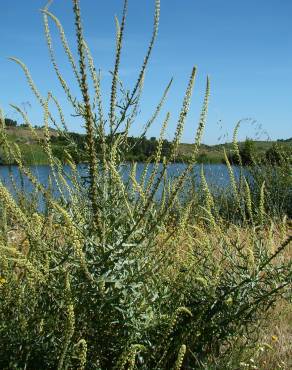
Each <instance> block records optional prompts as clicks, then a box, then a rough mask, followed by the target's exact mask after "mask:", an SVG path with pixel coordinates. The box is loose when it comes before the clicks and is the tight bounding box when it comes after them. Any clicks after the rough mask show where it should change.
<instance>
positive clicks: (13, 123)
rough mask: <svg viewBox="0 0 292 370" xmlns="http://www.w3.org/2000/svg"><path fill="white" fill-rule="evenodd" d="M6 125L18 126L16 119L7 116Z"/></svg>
mask: <svg viewBox="0 0 292 370" xmlns="http://www.w3.org/2000/svg"><path fill="white" fill-rule="evenodd" d="M4 121H5V126H6V127H16V126H17V122H16V121H14V120H13V119H10V118H5V120H4Z"/></svg>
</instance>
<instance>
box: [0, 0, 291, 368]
mask: <svg viewBox="0 0 292 370" xmlns="http://www.w3.org/2000/svg"><path fill="white" fill-rule="evenodd" d="M73 6H74V15H75V23H76V40H77V48H78V57H79V60H78V67H77V64H76V62H75V61H74V58H73V54H72V53H71V51H70V49H69V46H68V44H67V41H66V37H65V34H64V31H63V29H62V26H61V24H60V23H59V21H58V20H57V18H56V17H55V16H54V15H53V14H51V13H50V12H49V11H48V9H47V8H46V9H44V10H43V17H44V24H45V32H46V37H47V41H48V46H49V51H50V56H51V61H52V65H53V67H54V68H55V71H56V73H57V76H58V78H59V80H60V83H61V85H62V87H63V89H64V91H65V93H66V95H67V98H68V100H69V101H70V102H71V104H72V107H73V110H74V114H77V115H79V116H81V117H82V119H83V122H84V126H85V128H86V160H87V162H88V174H87V176H86V179H85V180H86V183H84V179H83V178H82V177H81V174H80V173H79V172H78V170H77V168H76V164H75V163H74V160H72V157H71V156H70V153H67V154H66V155H67V160H66V163H67V164H68V165H69V167H70V173H69V174H68V171H65V169H64V167H63V166H62V164H61V163H60V161H59V160H58V159H57V158H56V157H55V156H54V152H53V150H52V145H51V142H50V135H49V129H48V127H49V124H54V125H56V126H57V127H58V129H59V131H60V132H62V134H63V135H64V137H66V138H68V132H67V130H66V123H65V121H64V119H63V115H62V111H61V108H60V106H59V104H58V101H57V99H56V98H55V97H54V96H53V95H52V93H48V95H47V97H42V96H41V95H40V93H39V92H38V89H37V88H36V86H35V84H34V83H33V80H32V78H31V75H30V73H29V71H28V69H27V68H26V67H25V65H24V64H23V63H22V62H20V61H19V60H17V59H15V58H13V60H14V61H16V62H17V63H18V64H19V65H20V66H21V67H22V69H23V70H24V72H25V74H26V77H27V79H28V82H29V85H30V87H31V88H32V91H33V92H34V93H35V95H36V97H37V99H38V101H39V103H40V104H41V106H42V108H43V111H44V129H43V130H44V134H45V135H44V136H45V140H44V141H41V145H42V146H43V150H44V152H45V153H46V156H47V158H48V161H49V163H50V168H51V172H50V183H51V186H49V187H48V188H45V187H44V186H43V185H42V184H41V183H40V182H39V181H38V179H37V178H36V177H35V176H34V175H33V173H32V172H31V170H30V169H29V168H28V167H27V166H26V165H25V164H24V163H23V160H22V155H21V151H20V150H19V147H18V146H17V145H14V146H13V147H12V146H11V145H10V144H9V142H8V140H7V135H6V131H5V124H4V120H3V119H2V120H1V122H2V129H1V140H2V143H3V148H4V149H3V150H4V151H5V152H6V154H7V156H8V157H10V158H12V159H13V160H14V161H15V162H16V163H17V164H18V166H19V170H20V171H21V172H22V174H23V176H25V177H26V178H27V179H29V180H30V182H31V183H32V185H33V186H34V188H35V192H36V194H38V195H39V196H41V197H42V198H43V199H44V202H45V207H44V211H43V212H38V211H37V209H36V207H35V206H34V207H33V206H31V205H30V204H32V203H29V199H28V201H27V202H26V201H20V200H19V198H17V197H16V198H13V196H12V194H10V193H9V191H8V189H7V188H5V186H4V185H3V184H2V183H0V200H1V210H2V224H3V226H2V227H1V235H0V237H1V240H0V257H1V258H0V271H1V276H0V307H1V310H0V336H1V347H0V366H1V368H2V369H69V368H70V369H75V368H76V369H102V370H104V369H145V370H146V369H182V368H185V369H187V368H190V369H194V368H218V369H219V368H220V369H222V368H224V366H225V365H222V364H227V362H228V361H229V360H228V358H229V352H230V350H231V349H232V348H233V347H234V346H235V345H236V343H237V341H239V340H240V339H242V338H246V340H247V341H249V340H254V337H253V336H252V335H251V331H252V330H253V329H254V328H255V326H256V324H257V322H258V320H259V319H260V318H261V317H262V316H263V313H264V312H265V310H268V309H269V308H270V307H271V306H272V305H273V304H274V302H275V301H276V300H277V298H279V297H282V296H284V295H285V294H287V293H288V288H289V286H290V284H291V261H290V260H285V259H283V258H282V256H283V252H284V251H285V250H286V249H287V246H288V244H289V242H290V240H291V238H290V239H287V240H284V235H285V224H284V223H283V224H282V229H283V231H282V236H281V237H280V238H279V246H278V248H276V247H277V246H276V245H275V243H276V241H275V239H274V237H273V233H272V226H271V227H270V228H269V229H268V236H267V237H264V236H265V233H266V229H265V228H264V223H263V222H262V221H263V220H262V218H263V212H264V204H263V199H264V198H263V191H262V192H261V193H260V203H259V205H258V206H257V205H256V204H252V203H251V202H250V195H248V194H249V188H248V184H247V185H246V199H245V203H243V200H242V199H241V198H239V195H238V188H237V184H236V182H235V180H234V174H233V172H232V170H230V178H231V181H230V183H231V189H233V192H234V199H235V202H236V203H235V204H236V206H237V208H238V213H240V214H241V215H242V217H243V220H245V219H246V214H249V215H250V217H255V215H257V217H258V222H257V223H256V225H257V228H256V227H249V223H246V224H245V226H246V228H247V229H246V230H247V231H246V235H244V236H243V237H242V236H241V235H240V232H241V229H239V228H238V227H236V226H232V225H230V223H227V222H226V221H224V219H223V218H222V217H220V215H219V214H218V212H217V207H216V204H215V202H214V198H213V197H212V194H211V192H210V190H209V188H208V184H207V182H206V181H205V179H204V172H203V171H202V174H201V177H202V183H201V194H200V197H201V198H200V203H199V204H198V203H196V202H197V201H198V199H199V197H198V196H197V195H196V194H195V193H193V191H194V189H195V188H193V189H192V188H190V189H189V195H193V196H189V197H185V196H184V197H182V195H185V184H187V183H188V182H189V181H190V180H191V178H192V174H193V165H194V163H195V162H196V155H197V153H198V148H199V143H200V139H201V136H202V131H203V128H204V125H205V120H206V114H207V106H208V97H209V81H207V87H206V93H205V98H204V103H203V108H202V113H201V117H200V121H199V126H198V130H197V133H196V136H195V146H194V151H193V153H192V157H191V159H192V160H191V161H190V163H189V164H187V165H186V167H185V169H184V170H183V172H182V173H181V174H180V175H178V176H177V177H176V178H173V179H172V180H171V181H169V178H168V164H169V163H170V162H172V161H175V160H176V158H177V155H178V145H179V142H180V138H181V135H182V131H183V127H184V122H185V119H186V116H187V114H188V110H189V104H190V99H191V93H192V88H193V83H194V78H195V74H196V70H195V68H194V69H193V70H192V73H191V76H190V80H189V83H188V86H187V89H186V93H185V96H184V98H183V104H182V108H181V112H180V115H179V119H178V123H177V127H176V131H175V135H174V139H173V141H172V143H171V146H170V148H169V156H168V160H166V159H165V157H163V144H164V133H165V129H166V127H167V124H168V121H169V114H167V115H166V117H165V120H164V122H163V125H162V130H161V134H160V137H159V139H158V143H157V147H156V151H155V158H154V162H153V166H152V167H151V170H150V167H149V168H148V165H146V166H145V170H144V172H143V174H142V176H141V178H140V179H139V180H137V176H136V163H133V164H132V165H131V169H130V176H129V177H128V180H127V181H124V178H123V172H122V169H123V166H122V165H123V163H124V159H125V156H126V154H127V152H129V151H130V149H131V148H130V147H129V145H128V141H127V138H128V133H129V129H130V127H131V124H132V123H133V122H134V120H135V118H136V114H137V110H138V105H139V99H140V96H141V92H142V85H143V80H144V75H145V70H146V67H147V64H148V61H149V57H150V54H151V51H152V47H153V44H154V41H155V38H156V35H157V29H158V19H159V9H160V4H159V1H158V0H156V8H155V16H154V28H153V34H152V38H151V41H150V45H149V47H148V49H147V52H146V57H145V59H144V61H143V64H142V67H141V71H140V73H139V76H138V79H137V82H136V84H135V86H134V88H133V90H131V91H130V92H129V93H128V92H127V93H126V94H123V90H122V91H121V93H122V95H121V96H118V92H119V90H118V86H119V84H120V80H119V66H120V58H121V50H122V41H123V34H124V28H125V19H126V13H127V1H125V3H124V10H123V16H122V21H121V24H119V22H118V20H116V25H117V43H116V58H115V64H114V70H113V73H112V86H111V94H110V104H109V115H108V117H105V114H104V110H103V100H102V99H101V91H100V77H99V76H98V75H97V74H96V72H95V71H96V69H95V68H94V64H93V60H92V57H91V54H90V51H89V48H88V46H87V44H86V43H85V40H84V37H83V31H82V26H81V19H80V9H79V2H78V0H73ZM49 20H51V21H53V22H54V23H55V24H56V26H57V28H58V30H59V31H60V36H61V41H62V43H63V46H64V49H65V52H66V54H67V56H68V58H69V62H70V64H71V66H72V69H73V72H74V74H75V77H76V80H77V82H78V84H79V86H80V91H81V93H82V98H83V100H82V101H78V100H77V99H76V98H75V97H74V96H73V95H72V92H71V90H70V89H69V87H68V84H67V82H66V81H65V80H64V79H63V78H62V76H61V74H60V72H59V69H58V65H57V63H56V60H55V54H54V51H53V46H52V39H51V36H50V30H49V23H48V21H49ZM88 75H90V76H91V78H92V81H93V85H94V93H93V94H92V95H90V94H89V89H88ZM170 84H171V82H170V83H169V85H168V86H167V87H166V89H165V91H164V93H163V96H162V99H161V101H160V102H159V103H158V105H157V107H156V109H155V112H154V114H153V116H152V117H151V118H150V119H149V121H148V122H147V123H146V129H147V128H149V127H150V125H151V124H152V123H153V121H154V120H155V119H156V118H157V116H158V113H159V111H160V109H161V106H162V104H163V102H164V100H165V97H166V95H167V92H168V90H169V88H170ZM121 101H122V103H121ZM49 104H54V105H56V106H57V108H58V109H59V117H55V116H54V115H53V114H52V113H51V112H50V110H49ZM117 106H118V107H119V109H117ZM15 109H16V110H17V111H18V112H19V113H20V114H21V115H22V118H23V120H24V122H25V123H26V124H28V125H29V127H30V129H31V130H32V132H33V133H34V134H35V135H36V137H38V136H37V135H38V132H37V131H35V130H34V129H33V127H32V125H31V124H30V121H29V118H28V117H27V115H26V114H25V112H23V110H21V109H20V108H19V107H15ZM58 122H61V124H62V125H63V129H62V128H60V127H59V125H58ZM146 131H147V130H146ZM106 132H109V133H110V135H109V139H108V136H107V135H106ZM117 133H119V135H117ZM144 135H145V130H143V131H142V134H141V138H142V137H144ZM97 143H98V144H99V145H100V153H98V154H97V151H96V145H97ZM72 145H73V147H74V143H72ZM75 148H76V147H75ZM76 150H78V148H76ZM161 163H162V165H161ZM147 169H148V170H149V171H147ZM229 169H230V166H229ZM52 187H57V188H58V190H59V194H60V196H59V197H55V196H54V195H53V192H52ZM159 189H162V194H161V197H160V200H159V201H157V199H156V195H157V192H158V191H159ZM22 195H23V197H25V194H22ZM196 205H197V206H198V207H197V209H196V207H195V206H196ZM245 212H246V213H245ZM7 220H9V223H8V221H7ZM11 226H12V228H13V230H11ZM228 366H229V365H228ZM232 366H233V365H232ZM225 368H228V367H227V365H226V366H225ZM233 368H234V367H233Z"/></svg>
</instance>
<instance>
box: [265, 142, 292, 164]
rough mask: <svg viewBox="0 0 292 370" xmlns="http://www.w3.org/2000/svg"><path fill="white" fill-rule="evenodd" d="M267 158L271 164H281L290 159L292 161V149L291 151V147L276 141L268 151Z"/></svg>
mask: <svg viewBox="0 0 292 370" xmlns="http://www.w3.org/2000/svg"><path fill="white" fill-rule="evenodd" d="M265 159H266V161H267V162H268V163H269V164H281V163H283V162H285V161H288V160H289V159H290V161H291V149H290V151H289V149H287V148H284V147H283V146H281V145H279V144H277V143H275V144H273V145H272V146H271V148H269V149H268V150H267V151H266V153H265Z"/></svg>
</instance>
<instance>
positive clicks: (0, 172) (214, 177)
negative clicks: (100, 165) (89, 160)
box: [0, 163, 239, 197]
mask: <svg viewBox="0 0 292 370" xmlns="http://www.w3.org/2000/svg"><path fill="white" fill-rule="evenodd" d="M152 166H153V164H150V165H149V171H150V170H151V167H152ZM29 168H30V170H31V172H32V173H33V174H34V175H35V176H36V177H37V179H38V180H39V182H40V183H41V184H42V185H44V186H46V187H47V186H48V178H49V175H50V167H49V166H48V165H39V166H30V167H29ZM129 168H130V166H129V165H127V164H125V165H123V166H122V167H121V173H122V176H123V179H124V180H125V181H126V180H127V178H128V176H129ZM144 168H145V164H144V163H138V164H137V172H136V176H137V180H139V178H140V177H141V174H142V172H143V169H144ZM160 168H162V166H161V167H160ZM185 168H186V165H185V164H183V163H172V164H170V165H169V166H168V171H167V173H168V178H169V179H171V178H173V177H177V176H178V175H179V174H181V173H182V171H183V170H184V169H185ZM64 170H65V172H70V169H69V167H68V166H64ZM233 170H234V174H235V176H236V177H237V178H238V177H239V168H238V167H233ZM78 171H79V173H80V175H81V176H86V175H87V167H86V165H84V164H80V165H78ZM200 171H201V165H195V166H194V169H193V176H194V178H195V183H197V184H199V182H200ZM204 172H205V178H206V180H207V182H208V184H209V187H210V188H212V189H221V190H222V189H224V188H226V187H227V186H228V185H229V174H228V170H227V166H226V165H224V164H210V165H208V164H207V165H204ZM10 174H12V175H13V178H14V179H15V183H16V185H17V186H18V187H21V189H23V190H24V191H25V192H26V193H27V194H30V193H32V192H33V189H34V187H33V185H32V184H31V182H30V181H29V180H28V179H27V178H26V177H22V176H21V175H20V171H19V168H18V167H17V166H10V167H9V166H0V179H1V181H2V183H4V185H5V186H6V187H7V188H8V189H9V190H10V191H11V192H12V193H13V194H14V193H15V191H14V188H13V185H12V182H11V175H10ZM55 191H56V189H55ZM159 193H160V192H159V191H158V193H157V194H158V197H159ZM55 194H56V195H58V194H57V191H56V193H55Z"/></svg>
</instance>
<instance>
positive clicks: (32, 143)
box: [0, 126, 292, 164]
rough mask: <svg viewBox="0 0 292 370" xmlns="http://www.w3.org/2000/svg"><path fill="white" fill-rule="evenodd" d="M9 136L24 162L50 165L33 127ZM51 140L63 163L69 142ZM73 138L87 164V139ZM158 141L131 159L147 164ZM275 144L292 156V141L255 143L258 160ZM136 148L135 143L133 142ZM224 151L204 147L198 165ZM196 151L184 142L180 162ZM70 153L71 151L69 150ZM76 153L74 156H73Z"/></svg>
mask: <svg viewBox="0 0 292 370" xmlns="http://www.w3.org/2000/svg"><path fill="white" fill-rule="evenodd" d="M6 130H7V136H8V141H9V142H10V143H11V144H13V143H16V144H17V145H18V146H19V147H20V149H21V152H22V154H23V159H24V162H25V163H27V164H46V163H47V156H46V154H45V152H44V150H43V149H42V147H41V145H40V144H39V143H38V141H37V139H36V138H35V136H34V135H33V134H32V131H31V129H30V128H29V127H22V126H18V127H7V129H6ZM35 132H36V134H37V136H38V137H39V140H44V131H43V129H41V128H37V129H35ZM50 134H51V140H52V150H53V153H54V155H55V156H56V157H58V158H59V159H60V160H63V159H64V150H65V149H67V150H68V141H66V139H65V138H64V137H62V136H60V134H59V133H58V132H57V131H56V130H54V129H50ZM70 135H72V139H73V140H74V142H75V143H76V145H77V147H78V149H79V151H80V153H79V154H78V155H77V157H76V156H75V159H76V160H77V161H80V162H82V161H84V156H83V155H82V153H83V152H84V141H85V137H84V135H82V134H77V133H71V134H70ZM131 140H138V139H135V138H131ZM157 143H158V142H157V140H156V139H155V138H151V139H150V140H147V139H143V140H141V141H139V145H136V148H133V151H132V153H131V155H129V157H128V160H129V161H132V160H137V161H141V162H142V161H146V160H148V159H149V158H150V157H151V156H153V155H154V154H155V150H156V147H157ZM275 144H277V145H278V146H279V147H281V148H283V149H284V150H285V151H288V152H289V153H291V152H292V139H288V140H279V141H253V150H254V152H255V154H256V156H257V157H259V158H261V157H262V158H263V157H264V156H265V153H266V152H267V150H269V149H271V148H272V147H273V146H274V145H275ZM131 145H132V142H131ZM238 145H239V148H240V149H242V148H244V145H245V143H244V142H240V143H238ZM170 146H171V143H170V142H167V141H165V142H164V147H165V150H164V151H165V153H164V155H165V156H167V153H168V151H169V148H170ZM224 149H225V150H226V152H227V153H231V152H232V143H225V144H217V145H205V144H202V145H201V148H200V151H199V156H198V162H199V163H222V162H224ZM193 150H194V144H186V143H181V144H179V147H178V154H179V155H178V159H177V161H188V159H189V158H190V157H191V153H192V151H193ZM69 151H70V149H69ZM71 154H72V153H71ZM0 163H1V164H9V161H8V160H7V158H6V157H5V155H4V153H3V150H2V148H0Z"/></svg>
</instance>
